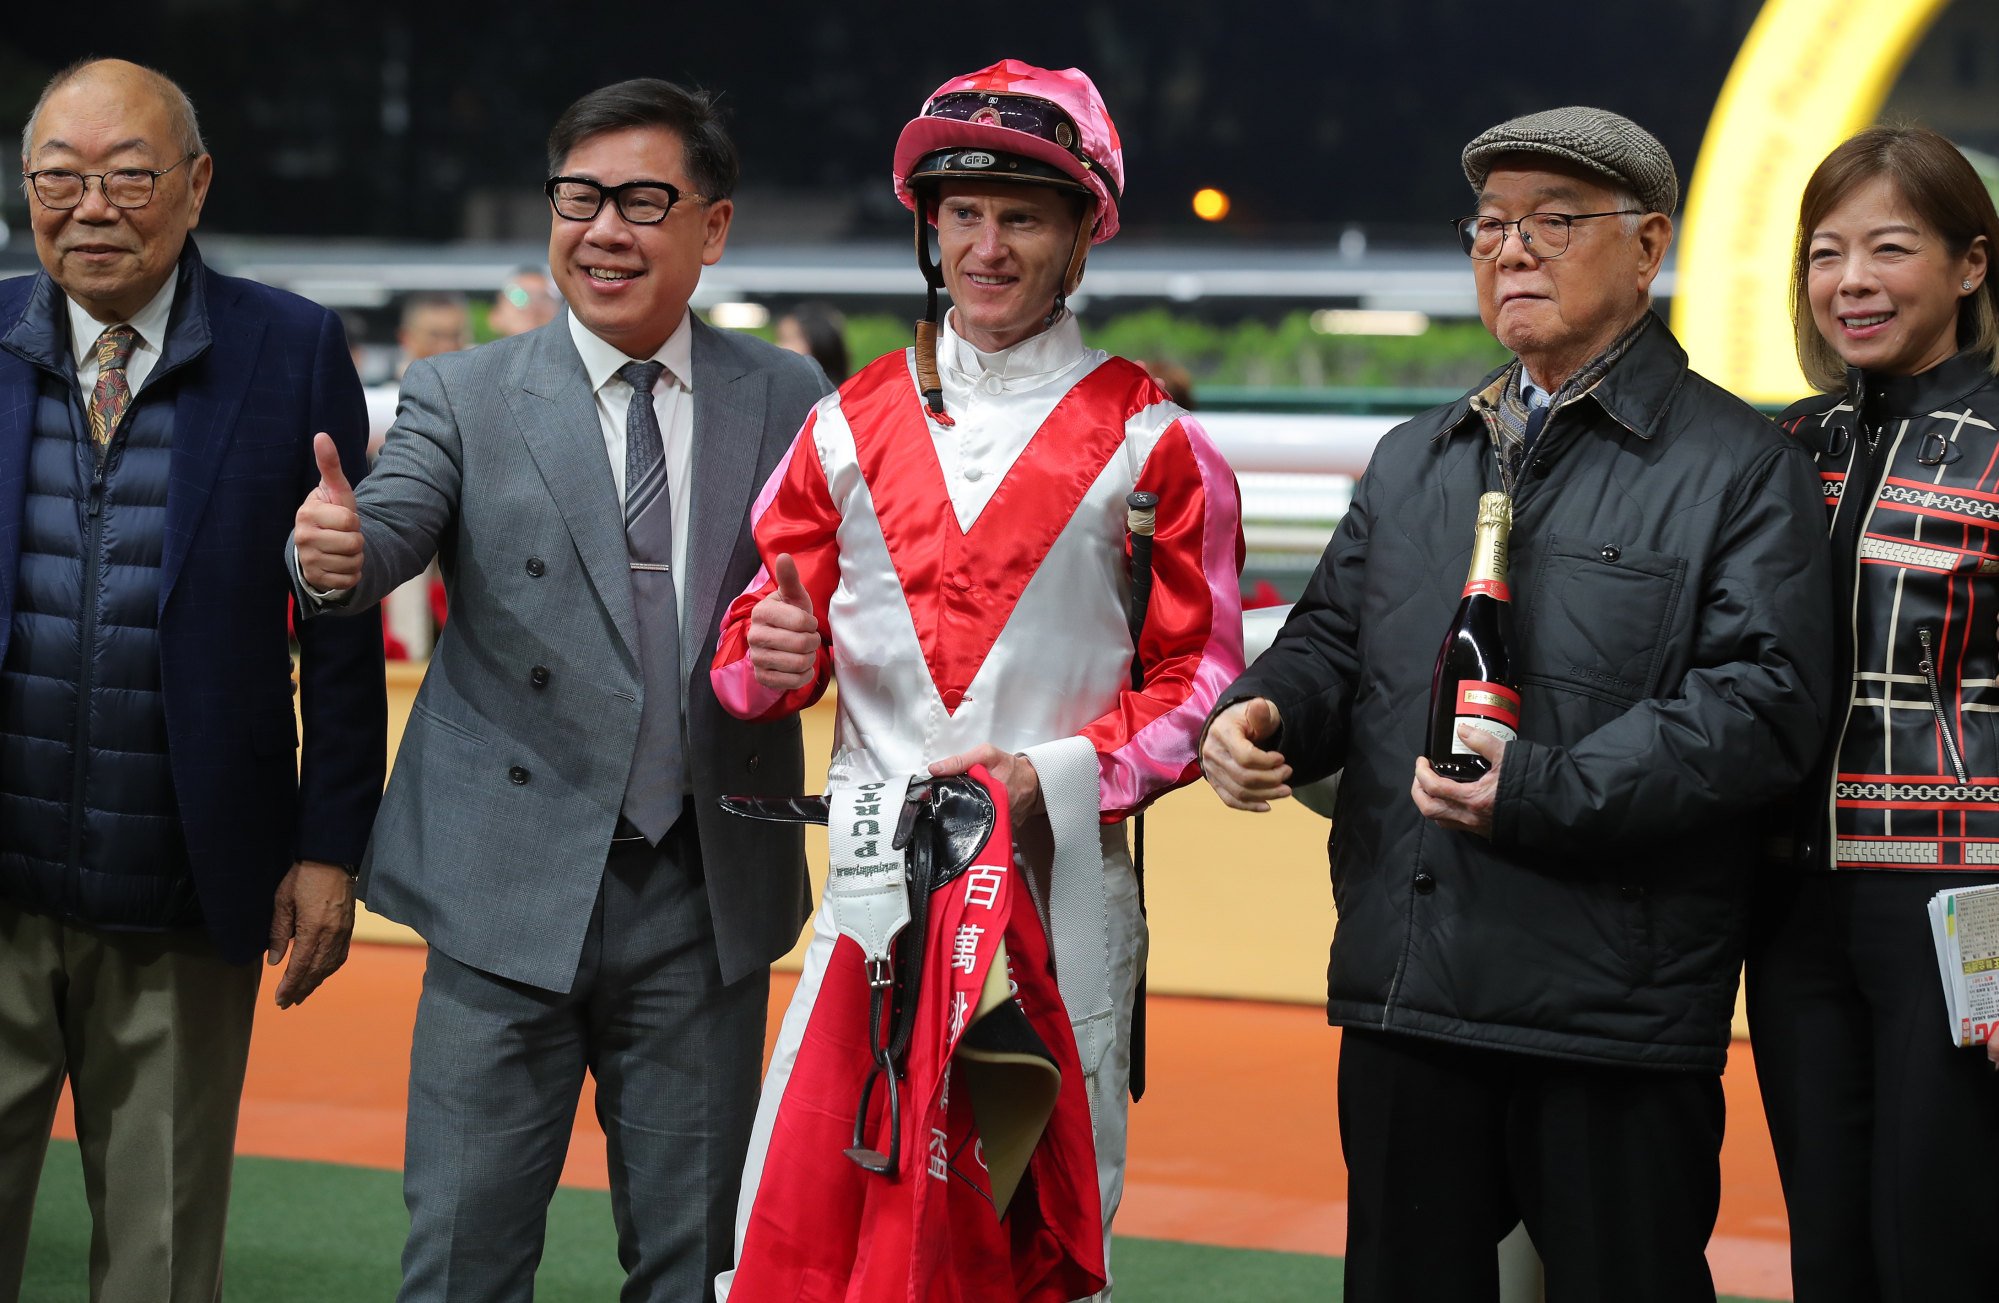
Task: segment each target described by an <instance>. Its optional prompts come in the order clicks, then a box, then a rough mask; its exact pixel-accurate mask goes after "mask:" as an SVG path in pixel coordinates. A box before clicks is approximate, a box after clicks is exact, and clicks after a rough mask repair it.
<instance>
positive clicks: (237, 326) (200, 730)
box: [0, 60, 386, 1303]
mask: <svg viewBox="0 0 1999 1303" xmlns="http://www.w3.org/2000/svg"><path fill="white" fill-rule="evenodd" d="M22 149H23V154H22V168H21V170H22V172H23V173H24V174H25V175H24V189H25V190H26V192H27V193H26V197H27V201H28V207H29V214H30V218H31V221H32V223H33V226H34V235H35V249H36V252H37V253H38V254H39V255H40V258H41V262H42V267H43V271H42V272H41V274H39V275H36V276H33V277H28V278H22V279H18V280H13V281H9V282H6V283H5V284H0V1300H6V1299H12V1298H14V1297H16V1295H17V1294H18V1292H19V1289H20V1284H19V1282H20V1279H21V1273H22V1266H23V1258H24V1256H25V1251H26V1243H27V1235H28V1220H29V1215H30V1213H31V1211H32V1209H33V1205H34V1192H35V1185H36V1180H37V1177H38V1176H39V1174H40V1171H41V1166H42V1161H43V1155H44V1153H45V1151H46V1149H47V1145H48V1139H49V1130H50V1125H51V1121H52V1118H53V1116H54V1114H55V1109H56V1100H57V1098H58V1096H59V1095H60V1093H61V1089H62V1086H63V1083H64V1081H65V1080H67V1081H68V1082H69V1085H70V1089H71V1094H72V1096H73V1098H74V1101H75V1105H76V1129H77V1139H78V1141H79V1143H80V1146H81V1149H82V1153H83V1164H84V1174H85V1180H86V1184H87V1187H88V1190H89V1195H90V1203H91V1209H92V1213H93V1216H94V1218H95V1222H96V1225H95V1230H94V1234H93V1242H92V1247H91V1255H90V1259H91V1261H90V1272H91V1294H92V1298H93V1299H97V1300H141V1299H143V1300H148V1301H153V1303H156V1301H158V1300H176V1301H178V1300H204V1301H207V1300H213V1299H215V1298H217V1297H218V1296H219V1290H220V1280H221V1268H222V1228H223V1217H224V1212H225V1210H226V1206H227V1203H228V1198H227V1192H228V1188H229V1172H230V1157H231V1153H232V1151H233V1149H234V1142H235V1132H236V1110H237V1098H238V1096H239V1094H240V1093H241V1090H242V1084H243V1070H244V1063H245V1059H246V1057H247V1054H248V1050H249V1041H250V1020H251V1010H252V1008H253V1006H254V1004H255V1001H256V996H257V985H258V974H259V968H258V965H257V963H256V960H257V959H258V957H259V956H260V955H265V956H267V957H268V960H269V962H270V963H271V964H273V965H275V964H277V963H279V962H281V961H283V960H284V957H285V955H286V953H287V951H289V955H290V960H289V963H288V965H287V966H286V968H285V970H284V973H283V975H282V976H281V977H280V978H279V980H278V983H277V989H276V1003H277V1004H278V1005H279V1006H280V1007H284V1006H287V1005H291V1004H295V1003H297V1002H298V1001H300V1000H303V999H305V998H306V997H307V996H308V995H309V994H311V992H312V991H313V989H314V988H315V987H317V986H318V985H319V983H320V982H321V981H323V980H324V979H325V978H326V976H327V975H328V974H329V973H331V972H332V971H333V970H334V969H336V968H338V967H339V966H340V963H341V961H342V960H343V959H344V958H345V956H346V953H347V939H348V934H349V932H350V930H351V928H352V926H353V909H354V907H353V889H352V886H351V882H350V870H351V868H352V867H353V866H354V865H355V864H357V863H358V862H359V861H360V859H361V852H362V849H363V846H364V843H365V842H366V839H367V835H368V827H369V825H370V823H371V821H372V820H373V818H374V814H375V806H376V803H377V801H378V800H379V799H380V795H381V790H382V770H383V763H384V751H385V738H384V733H385V729H386V710H385V705H384V700H383V684H382V645H381V634H380V631H379V629H378V628H377V627H376V626H375V625H374V624H373V623H372V622H366V623H364V622H360V621H355V622H351V623H349V622H342V621H328V620H319V621H313V622H312V623H311V624H309V625H305V626H304V627H302V628H301V630H300V634H299V644H300V646H299V675H298V685H297V691H298V694H299V697H298V702H299V707H300V711H301V714H302V716H303V719H304V726H305V727H304V749H303V753H302V763H301V762H300V761H301V756H300V753H299V752H298V747H299V734H298V732H297V725H296V723H295V720H294V715H293V707H292V694H293V682H292V677H291V672H290V671H291V658H290V655H289V649H288V646H287V634H286V609H287V606H286V604H287V602H288V600H289V598H290V592H291V585H290V581H289V576H288V574H287V573H286V566H285V560H284V543H285V537H286V535H287V534H288V533H289V532H290V530H291V515H292V505H293V504H295V503H296V502H297V501H298V499H299V497H300V496H301V495H302V494H303V493H304V492H305V491H306V490H307V489H308V488H310V487H311V486H312V485H313V484H316V483H317V482H318V472H317V470H316V469H315V467H314V462H313V451H312V438H313V434H314V432H315V431H320V430H324V431H328V432H329V433H331V434H332V435H333V437H334V442H335V443H336V445H337V446H338V448H339V451H340V455H341V458H342V460H343V462H344V463H345V464H346V465H347V466H348V467H350V468H351V473H352V474H355V475H359V474H360V473H361V471H362V466H363V455H362V446H363V442H364V439H365V434H366V425H365V417H364V415H363V409H362V401H361V388H360V384H359V382H358V381H357V379H356V378H355V375H354V367H353V364H352V362H351V361H350V360H349V358H348V354H347V346H346V341H345V339H344V338H343V335H342V331H341V328H340V324H339V321H338V320H337V319H336V318H335V317H334V316H333V314H332V313H330V312H327V311H326V310H325V309H323V308H319V307H316V306H314V305H313V304H310V303H307V302H305V301H304V300H302V299H299V298H295V297H293V296H292V295H289V294H284V293H280V292H278V291H275V290H269V289H265V288H263V287H261V286H258V285H253V284H250V283H249V282H246V281H240V280H234V279H231V278H229V277H225V276H218V275H216V274H214V273H213V272H211V271H209V270H208V269H207V268H206V267H205V266H204V265H203V263H202V261H201V257H200V255H199V254H198V253H197V252H196V250H195V247H194V244H193V242H192V241H190V240H189V239H188V232H189V231H190V230H192V229H193V227H194V226H195V224H196V222H197V221H198V220H199V218H200V216H201V209H202V203H203V201H204V200H205V199H206V197H207V194H208V186H209V181H210V178H211V176H212V175H213V163H212V160H211V159H210V157H209V155H208V153H207V151H206V150H204V149H203V147H202V144H201V136H200V133H199V130H198V129H197V126H196V122H195V117H194V111H193V109H192V107H191V106H190V105H189V104H188V101H187V98H186V96H185V95H183V94H182V93H181V91H180V89H179V88H178V87H177V86H175V85H174V84H173V83H172V82H170V81H168V80H167V79H166V78H164V77H162V76H160V75H159V74H157V73H155V72H152V71H150V70H148V69H144V68H139V67H136V66H134V65H132V64H128V63H122V62H118V61H113V60H105V61H101V62H91V63H84V64H79V65H77V66H75V67H72V68H69V69H66V70H65V71H63V72H62V73H60V74H58V75H57V76H56V78H55V79H54V80H53V81H52V82H50V83H49V86H48V88H47V89H46V90H45V91H44V92H43V94H42V97H41V101H40V102H39V103H38V104H37V105H36V106H35V111H34V116H33V117H32V118H31V119H30V120H29V124H28V130H27V132H26V133H25V135H24V136H23V140H22Z"/></svg>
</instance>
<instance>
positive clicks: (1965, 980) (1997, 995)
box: [1930, 885, 1999, 1045]
mask: <svg viewBox="0 0 1999 1303" xmlns="http://www.w3.org/2000/svg"><path fill="white" fill-rule="evenodd" d="M1930 937H1931V939H1932V940H1934V941H1935V942H1936V948H1937V968H1938V970H1939V971H1940V972H1941V974H1942V976H1943V999H1944V1009H1945V1012H1946V1013H1948V1014H1949V1015H1950V1039H1951V1043H1952V1044H1953V1045H1983V1044H1985V1043H1986V1041H1988V1040H1990V1039H1991V1038H1992V1037H1993V1036H1995V1035H1999V885H1993V886H1986V887H1964V888H1957V889H1953V890H1948V891H1939V892H1938V893H1937V894H1936V895H1934V896H1932V897H1930Z"/></svg>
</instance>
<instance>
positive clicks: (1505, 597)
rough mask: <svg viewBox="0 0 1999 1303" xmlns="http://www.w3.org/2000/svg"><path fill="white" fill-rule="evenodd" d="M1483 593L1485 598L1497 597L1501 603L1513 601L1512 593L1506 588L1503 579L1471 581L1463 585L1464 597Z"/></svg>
mask: <svg viewBox="0 0 1999 1303" xmlns="http://www.w3.org/2000/svg"><path fill="white" fill-rule="evenodd" d="M1473 593H1483V594H1485V595H1486V596H1487V597H1497V598H1498V599H1499V600H1500V601H1502V602H1510V601H1512V600H1513V593H1512V592H1511V591H1510V590H1509V589H1508V588H1507V587H1506V581H1505V580H1504V579H1473V580H1471V581H1470V582H1468V583H1467V584H1465V596H1466V597H1470V596H1471V595H1472V594H1473Z"/></svg>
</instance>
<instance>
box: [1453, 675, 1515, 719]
mask: <svg viewBox="0 0 1999 1303" xmlns="http://www.w3.org/2000/svg"><path fill="white" fill-rule="evenodd" d="M1457 713H1458V714H1460V715H1475V716H1477V717H1478V718H1480V719H1490V720H1494V721H1496V722H1498V723H1501V724H1504V725H1506V727H1508V728H1512V729H1517V728H1519V727H1520V694H1519V693H1517V692H1515V691H1514V690H1513V689H1511V688H1509V687H1507V686H1505V685H1504V684H1501V683H1481V682H1480V681H1479V680H1477V679H1461V680H1459V682H1458V709H1457Z"/></svg>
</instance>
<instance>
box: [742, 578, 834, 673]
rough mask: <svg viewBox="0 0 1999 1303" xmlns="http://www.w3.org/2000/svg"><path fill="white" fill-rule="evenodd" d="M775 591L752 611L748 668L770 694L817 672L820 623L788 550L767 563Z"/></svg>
mask: <svg viewBox="0 0 1999 1303" xmlns="http://www.w3.org/2000/svg"><path fill="white" fill-rule="evenodd" d="M770 573H771V577H772V578H773V579H775V580H777V588H776V590H775V591H773V592H772V593H771V594H770V595H769V596H768V597H766V598H764V599H763V600H762V601H760V602H758V603H757V604H756V605H755V606H754V607H752V608H751V610H750V636H749V642H750V669H751V671H752V672H753V673H754V674H755V675H756V679H757V682H758V683H760V684H762V685H763V686H764V687H766V688H769V689H771V690H772V691H773V692H790V691H792V690H793V689H796V688H802V687H805V686H806V685H808V684H810V683H811V682H812V681H813V679H814V678H815V677H816V676H817V674H818V670H819V645H820V643H819V619H818V617H817V616H816V615H814V614H813V612H812V595H811V594H810V593H808V592H806V591H805V585H804V583H802V582H801V581H800V580H799V578H798V564H797V563H796V562H794V561H793V560H792V559H791V554H790V553H789V552H781V553H779V554H778V556H777V558H776V560H774V561H772V562H771V567H770Z"/></svg>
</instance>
